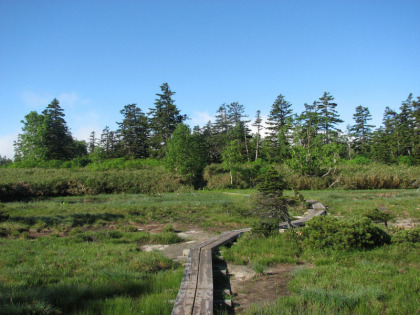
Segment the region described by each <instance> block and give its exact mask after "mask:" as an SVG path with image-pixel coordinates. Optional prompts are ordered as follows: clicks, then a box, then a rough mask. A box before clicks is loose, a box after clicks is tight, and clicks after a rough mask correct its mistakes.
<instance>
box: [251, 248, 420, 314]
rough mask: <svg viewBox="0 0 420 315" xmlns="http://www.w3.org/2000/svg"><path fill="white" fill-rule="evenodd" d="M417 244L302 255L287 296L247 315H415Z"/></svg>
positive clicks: (418, 288)
mask: <svg viewBox="0 0 420 315" xmlns="http://www.w3.org/2000/svg"><path fill="white" fill-rule="evenodd" d="M419 249H420V246H419V244H417V245H412V246H407V245H405V246H401V245H386V246H383V247H380V248H376V249H374V250H369V251H354V252H350V253H349V252H340V251H332V252H306V253H304V254H303V255H302V258H303V259H304V260H305V261H306V262H307V263H308V264H307V265H305V266H302V267H299V268H297V269H296V270H295V272H293V273H292V280H291V281H290V283H289V285H288V288H289V290H290V291H291V292H292V294H291V295H290V296H284V297H279V299H278V300H277V302H275V303H272V304H266V305H264V306H261V305H254V306H252V307H251V308H250V309H249V310H248V311H247V312H246V314H308V313H309V314H415V313H418V311H419V309H418V305H419V303H418V298H419V295H418V293H419V291H420V285H419V283H420V281H419V280H420V270H419V267H420V260H419Z"/></svg>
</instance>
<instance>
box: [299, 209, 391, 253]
mask: <svg viewBox="0 0 420 315" xmlns="http://www.w3.org/2000/svg"><path fill="white" fill-rule="evenodd" d="M302 233H303V237H304V239H303V243H304V245H305V246H306V247H310V248H316V249H325V248H333V249H342V250H351V249H366V248H373V247H376V246H380V245H383V244H387V243H390V240H391V238H390V236H389V235H388V234H387V233H386V232H385V231H383V230H381V229H380V228H378V227H377V226H375V225H374V224H373V222H372V221H371V220H370V219H368V218H360V219H353V220H344V219H338V218H334V217H330V216H322V217H315V218H313V219H312V220H310V221H309V222H307V223H306V226H305V227H304V228H303V229H302Z"/></svg>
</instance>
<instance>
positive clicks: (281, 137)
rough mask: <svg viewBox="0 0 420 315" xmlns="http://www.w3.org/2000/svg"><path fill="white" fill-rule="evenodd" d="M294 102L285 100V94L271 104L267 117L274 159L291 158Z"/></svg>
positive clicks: (271, 153)
mask: <svg viewBox="0 0 420 315" xmlns="http://www.w3.org/2000/svg"><path fill="white" fill-rule="evenodd" d="M291 106H292V104H291V103H289V102H288V101H286V100H285V98H284V96H283V95H281V94H280V95H279V96H277V99H276V100H275V101H274V103H273V105H272V106H271V110H270V114H269V116H268V119H267V125H268V127H267V130H268V136H267V142H268V143H269V155H270V159H271V160H272V161H277V162H281V161H284V160H285V159H287V158H289V149H290V141H289V137H290V135H289V133H290V130H291V127H292V123H293V115H292V109H291Z"/></svg>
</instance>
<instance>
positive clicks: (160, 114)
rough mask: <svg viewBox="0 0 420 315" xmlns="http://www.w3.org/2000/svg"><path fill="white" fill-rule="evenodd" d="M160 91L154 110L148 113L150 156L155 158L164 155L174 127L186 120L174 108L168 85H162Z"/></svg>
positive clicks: (171, 93)
mask: <svg viewBox="0 0 420 315" xmlns="http://www.w3.org/2000/svg"><path fill="white" fill-rule="evenodd" d="M160 89H161V91H162V93H158V94H156V95H157V96H158V98H157V99H156V101H155V108H151V109H150V112H149V126H150V130H151V135H150V142H149V143H150V151H151V152H150V154H151V155H152V156H153V157H157V158H162V157H163V156H164V155H165V149H166V145H167V143H168V140H169V138H170V137H171V135H172V133H173V132H174V130H175V129H176V126H177V125H178V124H180V123H182V122H183V121H184V120H185V119H186V118H187V117H186V116H185V115H181V114H180V110H179V109H178V108H177V107H176V105H175V101H174V100H173V99H172V96H173V95H174V94H175V92H172V91H171V90H170V88H169V85H168V83H163V84H162V85H161V86H160Z"/></svg>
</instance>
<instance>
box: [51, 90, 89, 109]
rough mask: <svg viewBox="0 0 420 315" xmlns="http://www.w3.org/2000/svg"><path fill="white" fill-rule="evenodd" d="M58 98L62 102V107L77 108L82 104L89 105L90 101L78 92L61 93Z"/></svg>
mask: <svg viewBox="0 0 420 315" xmlns="http://www.w3.org/2000/svg"><path fill="white" fill-rule="evenodd" d="M57 99H58V101H59V102H60V104H61V107H65V108H69V109H75V108H76V107H79V106H81V105H83V106H84V105H87V104H88V103H89V102H90V101H89V100H88V99H84V98H83V97H81V96H80V95H79V94H77V93H76V92H70V93H60V94H59V95H58V97H57Z"/></svg>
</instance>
